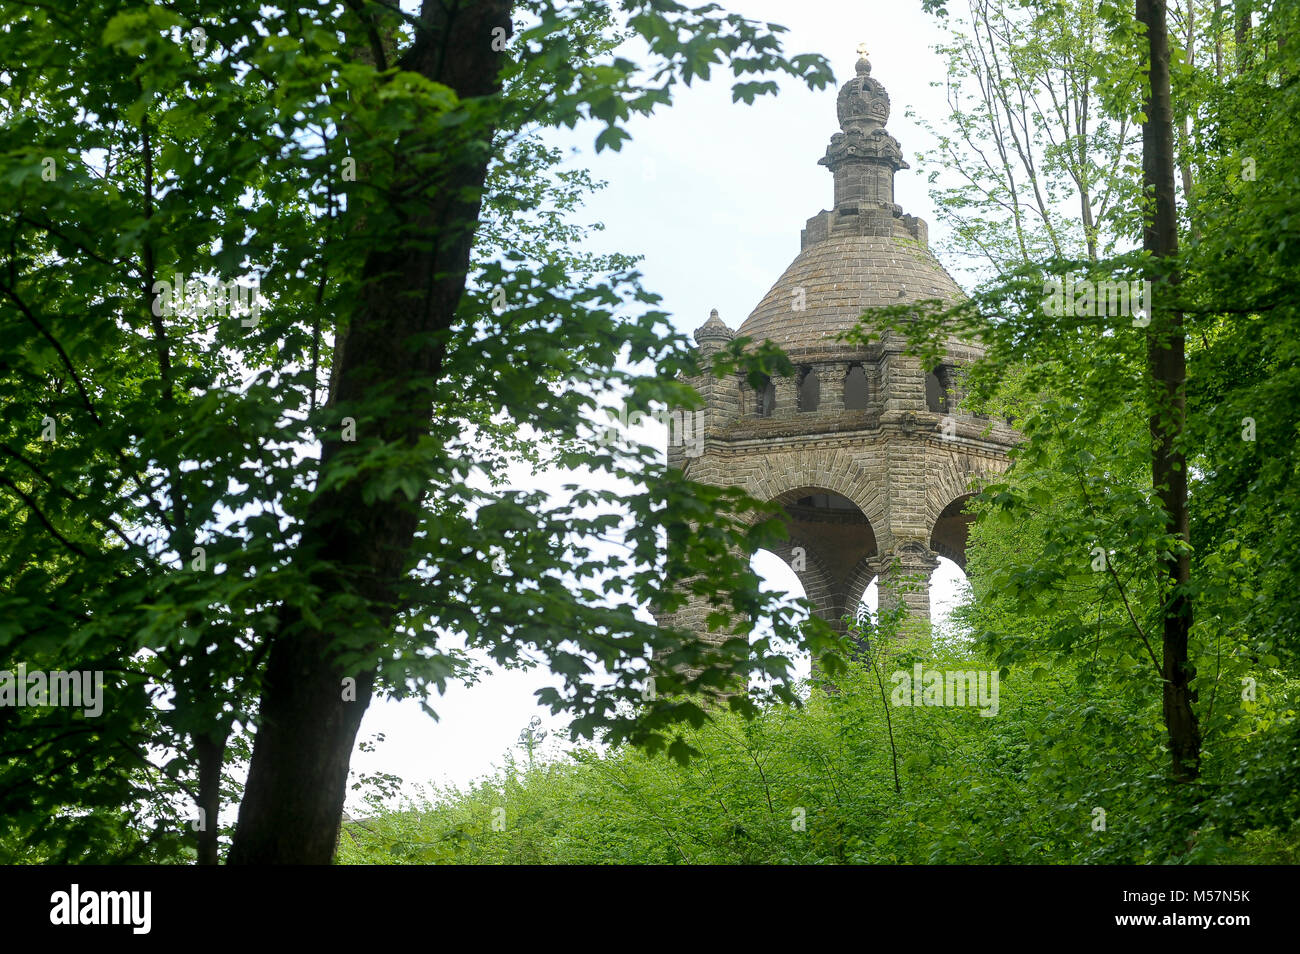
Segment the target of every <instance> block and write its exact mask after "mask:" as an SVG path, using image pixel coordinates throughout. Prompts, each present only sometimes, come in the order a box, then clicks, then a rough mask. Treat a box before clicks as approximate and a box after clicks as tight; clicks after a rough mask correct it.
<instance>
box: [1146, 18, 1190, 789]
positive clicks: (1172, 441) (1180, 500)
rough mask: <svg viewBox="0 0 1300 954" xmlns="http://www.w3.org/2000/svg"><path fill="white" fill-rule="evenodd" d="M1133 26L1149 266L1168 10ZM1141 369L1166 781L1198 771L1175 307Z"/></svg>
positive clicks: (1168, 275) (1170, 190)
mask: <svg viewBox="0 0 1300 954" xmlns="http://www.w3.org/2000/svg"><path fill="white" fill-rule="evenodd" d="M1137 19H1138V22H1140V23H1141V24H1142V25H1143V26H1145V27H1146V39H1147V50H1148V66H1147V87H1146V95H1145V97H1144V100H1143V116H1144V119H1143V123H1142V191H1143V195H1144V197H1145V199H1146V202H1145V204H1144V209H1143V223H1144V224H1143V231H1142V245H1143V248H1144V249H1145V250H1146V251H1147V252H1149V253H1150V254H1151V255H1152V256H1153V257H1155V258H1156V259H1157V260H1162V264H1163V263H1172V262H1173V261H1174V260H1175V259H1176V258H1177V256H1178V209H1177V205H1176V200H1175V193H1174V121H1173V107H1172V105H1171V102H1170V81H1169V32H1168V11H1167V9H1166V3H1165V0H1137ZM1152 277H1153V278H1154V280H1155V281H1154V284H1155V287H1156V289H1157V290H1156V292H1155V293H1154V294H1155V295H1156V296H1157V297H1158V298H1159V299H1160V300H1163V301H1168V300H1169V299H1170V298H1171V297H1172V296H1171V295H1169V294H1168V289H1170V288H1171V287H1172V286H1174V285H1176V284H1177V282H1178V273H1177V271H1176V270H1175V269H1173V268H1170V267H1167V266H1166V267H1163V268H1161V269H1159V270H1158V271H1156V272H1155V273H1154V274H1153V276H1152ZM1151 312H1152V313H1151V316H1150V325H1149V327H1148V352H1147V364H1148V368H1149V374H1150V378H1151V381H1152V383H1153V385H1154V386H1155V388H1156V389H1157V394H1156V398H1155V401H1154V405H1153V411H1152V414H1151V418H1150V430H1151V440H1152V443H1153V444H1154V457H1153V459H1152V465H1151V481H1152V486H1153V487H1154V488H1155V492H1156V494H1157V496H1158V497H1159V500H1160V504H1161V507H1162V508H1163V509H1164V515H1165V530H1166V532H1167V534H1168V541H1167V543H1166V544H1165V546H1164V547H1163V552H1162V554H1161V560H1160V562H1161V566H1162V571H1163V573H1164V576H1165V586H1164V587H1163V589H1162V593H1161V602H1162V610H1161V616H1162V623H1163V625H1162V633H1163V638H1162V648H1163V654H1162V664H1163V670H1164V671H1163V677H1164V714H1165V728H1166V729H1167V731H1168V733H1169V755H1170V758H1171V760H1172V768H1173V775H1174V778H1175V779H1176V780H1178V781H1191V780H1192V779H1195V778H1196V777H1197V775H1198V774H1199V773H1200V756H1201V733H1200V727H1199V725H1198V723H1197V720H1196V712H1195V710H1194V709H1193V707H1192V703H1193V702H1194V701H1195V699H1196V693H1195V691H1194V690H1192V688H1191V686H1190V682H1191V679H1192V677H1193V675H1194V672H1193V671H1192V667H1191V666H1190V664H1189V661H1188V649H1187V644H1188V639H1189V636H1190V633H1191V628H1192V614H1193V611H1192V598H1191V590H1190V583H1191V535H1190V531H1189V527H1188V509H1187V455H1186V452H1185V450H1184V449H1183V446H1182V436H1183V431H1184V427H1185V425H1186V421H1187V394H1186V386H1187V352H1186V340H1185V338H1184V334H1183V315H1182V312H1181V311H1179V310H1177V308H1170V307H1167V306H1166V307H1154V306H1153V307H1152V309H1151Z"/></svg>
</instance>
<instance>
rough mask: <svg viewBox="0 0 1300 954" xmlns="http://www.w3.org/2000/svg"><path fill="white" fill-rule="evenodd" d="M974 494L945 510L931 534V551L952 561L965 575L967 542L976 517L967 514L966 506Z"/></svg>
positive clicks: (955, 501) (966, 495) (964, 496)
mask: <svg viewBox="0 0 1300 954" xmlns="http://www.w3.org/2000/svg"><path fill="white" fill-rule="evenodd" d="M974 496H975V495H974V494H963V495H962V496H960V497H958V498H957V499H956V500H954V501H953V502H952V503H950V504H948V506H946V507H944V508H943V511H942V512H941V513H940V514H939V518H938V519H937V520H935V522H934V530H932V531H931V533H930V549H931V550H933V551H934V552H935V553H937V554H939V556H940V557H943V558H946V559H948V560H951V561H952V562H953V563H955V564H956V565H957V568H958V569H959V570H961V571H962V572H963V573H964V572H965V571H966V541H967V540H968V539H969V537H970V525H971V524H972V523H974V522H975V515H974V514H971V513H967V512H966V505H967V504H968V503H969V502H970V501H971V499H972V498H973V497H974Z"/></svg>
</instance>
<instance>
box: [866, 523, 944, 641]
mask: <svg viewBox="0 0 1300 954" xmlns="http://www.w3.org/2000/svg"><path fill="white" fill-rule="evenodd" d="M938 565H939V557H938V556H937V555H936V554H934V553H932V552H931V551H930V548H929V547H928V546H926V545H925V544H923V543H921V542H920V541H917V540H909V541H907V542H905V543H902V544H900V545H898V546H896V547H895V548H894V549H893V550H892V551H889V552H886V553H883V554H881V555H880V556H879V557H877V558H876V561H875V571H876V573H877V574H878V575H879V577H880V583H879V585H880V610H881V612H887V611H889V610H892V609H894V608H896V607H898V606H899V605H900V604H901V605H903V606H904V607H906V609H907V617H906V618H905V619H904V621H903V623H902V632H901V633H900V635H906V636H907V637H908V638H916V637H919V636H923V635H926V634H928V632H929V626H930V575H931V574H932V573H933V572H934V570H935V567H937V566H938Z"/></svg>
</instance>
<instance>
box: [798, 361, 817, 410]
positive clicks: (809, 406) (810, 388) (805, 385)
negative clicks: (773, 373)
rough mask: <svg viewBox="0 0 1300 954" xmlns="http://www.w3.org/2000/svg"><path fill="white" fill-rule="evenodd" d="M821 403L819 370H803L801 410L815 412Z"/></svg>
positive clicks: (800, 377) (800, 394)
mask: <svg viewBox="0 0 1300 954" xmlns="http://www.w3.org/2000/svg"><path fill="white" fill-rule="evenodd" d="M821 402H822V386H821V382H820V381H819V380H818V379H817V369H816V368H809V367H805V368H801V369H800V371H799V402H798V408H799V410H800V411H815V410H817V407H818V405H820V404H821Z"/></svg>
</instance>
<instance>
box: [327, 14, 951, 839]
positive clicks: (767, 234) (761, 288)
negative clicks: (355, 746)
mask: <svg viewBox="0 0 1300 954" xmlns="http://www.w3.org/2000/svg"><path fill="white" fill-rule="evenodd" d="M723 5H724V7H725V8H726V9H728V10H729V11H732V12H736V13H741V14H743V15H745V16H748V17H751V18H755V19H759V20H763V21H765V22H776V23H780V24H783V25H784V26H786V27H788V28H789V32H788V33H787V34H785V35H784V37H785V38H784V42H785V46H786V50H787V52H788V53H791V54H793V53H805V52H814V53H821V54H823V55H824V56H826V57H827V58H828V59H829V60H830V61H831V64H832V66H833V68H834V70H835V75H836V80H837V83H836V85H835V86H834V87H832V88H827V89H825V90H822V91H820V92H811V91H809V90H807V89H806V88H804V87H801V86H798V85H796V84H795V83H794V82H793V81H791V80H785V79H782V80H780V82H781V87H782V90H781V93H780V95H779V96H777V97H766V98H764V99H761V100H759V101H758V102H757V103H756V104H755V105H753V106H745V105H743V104H734V105H733V104H732V103H731V101H730V85H731V84H730V74H722V73H718V74H715V78H714V80H713V81H711V82H709V83H707V84H702V85H701V84H696V85H695V86H694V87H692V88H690V89H685V88H683V90H682V91H681V92H680V93H679V94H678V95H677V99H676V102H675V103H674V105H673V106H672V107H671V108H669V109H666V110H663V111H661V112H659V113H657V114H656V115H655V116H653V117H652V118H650V119H648V120H640V121H637V122H634V123H633V124H632V125H631V126H630V127H629V128H630V131H631V133H632V135H633V139H632V140H631V142H628V143H626V144H624V146H623V149H622V151H621V152H619V153H610V152H604V153H602V154H601V155H599V156H596V155H595V154H594V152H593V151H592V148H591V144H592V141H593V139H594V135H595V130H594V129H586V130H583V129H581V128H580V129H579V130H578V135H575V136H572V137H569V138H568V139H564V140H557V141H564V142H570V141H571V142H572V143H573V144H574V145H575V146H577V147H579V148H580V149H581V150H582V152H581V153H580V154H579V155H577V156H575V157H574V161H575V163H578V164H581V165H585V166H587V167H589V168H590V169H591V170H592V171H593V173H594V174H595V176H596V177H597V178H599V179H605V180H607V181H608V183H609V185H608V187H607V188H606V189H605V190H604V191H603V192H599V193H597V194H596V195H595V196H593V197H592V200H591V202H590V203H589V205H588V206H587V215H586V216H585V218H586V220H588V221H601V222H604V223H605V227H606V228H605V231H604V232H603V233H599V234H598V236H597V239H596V241H595V242H593V247H596V248H600V249H610V250H619V251H623V252H628V253H640V254H644V256H645V259H644V261H643V263H642V265H641V269H642V271H643V273H644V275H645V279H644V282H645V285H646V287H647V288H649V289H651V290H653V291H656V292H658V293H659V294H661V295H663V296H664V302H663V307H664V309H665V310H666V311H668V312H670V313H671V314H673V315H674V319H675V322H676V324H677V327H678V329H679V330H681V331H683V332H686V333H690V332H692V331H694V329H695V328H697V327H699V326H700V325H701V324H703V323H704V321H705V319H706V318H707V317H708V314H709V310H710V309H711V308H717V309H718V312H719V315H720V316H721V317H722V319H723V320H724V321H725V322H726V323H727V324H728V325H730V326H731V327H732V328H735V327H737V326H738V325H739V324H740V322H741V321H743V320H744V318H745V317H746V316H747V315H748V314H749V312H750V310H751V309H753V307H754V306H755V305H756V304H758V302H759V300H760V299H761V298H762V297H763V295H764V293H765V292H766V291H767V290H768V288H770V287H771V285H772V284H773V283H774V282H775V281H776V279H777V278H778V277H779V276H780V275H781V273H782V272H783V271H784V270H785V268H786V266H787V265H789V264H790V261H791V260H792V259H793V258H794V257H795V255H796V254H798V252H799V231H800V229H801V228H802V227H803V225H804V222H805V221H806V220H807V219H808V218H809V217H810V216H812V215H814V214H816V213H817V212H819V211H820V210H822V209H824V208H827V207H828V206H829V205H830V202H831V174H830V172H829V171H827V169H826V168H825V167H824V166H819V165H817V160H818V159H819V158H821V156H822V155H823V154H824V153H825V150H826V146H827V143H828V141H829V139H830V136H831V134H832V133H833V132H836V131H837V130H838V125H837V123H836V118H835V97H836V94H837V92H838V86H839V84H842V83H843V82H844V81H846V80H847V79H849V78H850V77H852V75H853V67H854V63H855V62H856V60H857V56H858V54H857V52H856V50H857V46H858V44H859V43H865V44H866V46H867V49H868V51H869V54H870V59H871V63H872V76H873V77H875V78H876V79H878V80H880V81H881V82H882V83H884V85H885V87H886V89H887V90H888V91H889V94H890V99H891V105H892V112H891V115H890V119H889V124H888V128H889V130H890V132H891V133H892V134H893V135H894V137H895V138H897V139H898V140H899V142H900V143H901V144H902V146H903V152H904V155H905V156H906V157H907V158H908V160H909V162H911V164H912V166H913V168H912V169H909V170H904V171H902V172H900V173H899V174H898V176H897V177H896V180H895V183H896V184H895V200H896V201H897V202H898V203H899V204H900V205H902V207H903V209H904V210H905V211H906V212H908V213H910V214H913V215H920V216H921V217H922V218H924V219H926V220H927V221H928V222H929V223H930V226H931V243H932V245H936V246H941V245H942V242H943V239H944V238H945V236H944V234H943V231H942V230H941V229H940V228H938V226H937V225H936V223H935V219H934V214H933V207H932V204H931V202H930V200H929V197H928V195H927V192H926V188H927V186H926V182H925V179H924V177H923V171H922V170H921V169H920V168H919V162H918V161H917V159H916V156H917V153H918V151H920V150H921V149H922V148H925V147H928V146H930V145H931V143H929V142H927V137H926V136H925V134H924V133H923V132H922V131H921V129H920V128H919V127H918V126H916V125H915V124H914V123H913V122H911V121H910V120H909V119H908V118H907V115H906V113H907V112H908V111H909V110H914V111H915V112H917V113H919V114H921V115H925V116H927V117H928V118H929V119H930V120H931V121H932V122H935V123H936V124H939V123H940V121H941V120H942V119H943V118H944V116H945V115H946V113H947V106H946V102H945V96H944V90H943V88H942V87H941V86H940V87H938V88H932V87H931V86H930V84H931V82H933V81H940V82H941V81H942V80H943V77H944V75H945V70H944V64H943V61H942V59H941V58H940V57H939V55H938V54H936V53H935V52H933V50H932V47H933V45H934V44H935V43H937V42H940V41H941V40H942V38H943V33H942V31H941V30H940V29H939V28H938V27H937V25H936V22H935V21H934V20H933V18H931V17H927V16H925V15H924V14H922V12H921V9H920V6H921V4H920V2H919V0H848V2H845V0H801V2H799V3H792V2H790V0H784V2H776V0H730V2H725V0H724V3H723ZM937 251H939V253H940V255H941V257H942V251H941V249H937ZM946 264H948V265H949V269H950V271H952V270H953V268H952V264H953V263H952V262H951V261H947V262H946ZM521 476H522V475H521ZM530 483H532V484H533V485H534V486H535V485H536V481H530ZM557 483H558V481H557ZM755 565H756V568H757V569H758V571H759V573H760V575H761V576H762V577H763V578H764V579H765V580H766V581H767V583H768V585H769V586H771V587H773V588H777V589H784V590H790V591H793V592H795V593H800V592H801V591H800V590H799V589H798V583H797V581H796V579H795V577H794V574H793V573H792V572H791V571H790V570H789V569H788V568H787V567H786V566H785V565H784V564H783V563H781V561H780V560H779V559H777V558H775V557H771V556H764V555H762V554H760V557H759V559H758V560H757V561H756V564H755ZM960 579H961V577H960V571H958V570H957V569H956V567H955V566H953V565H952V564H950V563H948V562H947V561H944V563H943V564H941V566H940V569H939V571H937V573H936V574H935V579H934V581H933V583H932V589H931V600H932V602H933V603H934V605H935V609H936V610H937V611H938V613H936V616H938V615H940V614H942V613H943V612H944V610H945V608H946V607H947V606H949V605H951V603H952V602H953V600H954V598H955V595H956V581H958V580H960ZM805 671H806V668H805ZM547 678H548V677H547V674H545V673H543V672H537V671H534V672H529V673H520V672H500V673H497V674H495V675H494V676H492V677H490V678H489V679H487V680H485V681H484V682H482V683H480V684H479V685H477V686H475V687H472V688H463V687H454V688H449V689H448V692H447V693H446V695H444V696H441V697H437V696H435V697H434V698H433V700H432V703H433V706H434V708H435V709H437V711H438V712H439V715H440V717H441V720H440V721H438V722H435V721H433V720H432V719H430V718H429V717H428V716H427V715H426V714H425V713H424V712H423V711H422V710H421V709H420V708H419V706H418V705H417V704H416V703H415V702H410V701H408V702H402V703H396V702H389V701H377V702H375V703H374V704H372V705H371V707H370V710H369V711H368V712H367V714H366V717H365V719H364V721H363V722H362V726H361V732H360V735H359V740H362V741H364V740H367V739H370V738H371V737H373V736H374V735H375V734H376V733H383V734H384V736H385V739H384V741H383V742H382V743H380V744H379V745H378V747H377V749H376V751H374V752H371V753H363V752H357V753H356V754H355V755H354V757H353V760H352V769H353V772H354V774H355V773H373V772H385V773H390V774H393V775H397V776H400V777H401V778H403V779H404V780H406V781H407V782H408V783H423V784H428V783H430V782H433V783H436V784H446V783H451V784H456V785H464V784H466V783H467V782H469V781H470V780H472V779H473V778H475V777H477V776H480V775H482V774H484V773H485V772H487V771H489V770H490V769H491V767H492V766H493V764H494V763H495V764H500V762H501V760H502V757H503V755H504V754H505V752H506V750H507V749H508V748H509V747H511V746H512V745H514V744H515V743H516V741H517V739H518V736H519V733H520V731H521V730H522V729H523V728H524V726H525V725H527V723H528V721H529V719H531V718H532V717H533V716H534V715H536V716H540V717H541V718H542V720H543V722H544V723H545V725H546V727H547V728H548V729H550V730H551V731H552V738H553V739H554V738H556V737H557V736H564V732H563V727H564V720H563V719H562V718H560V717H552V716H550V714H549V712H548V711H546V710H545V709H542V708H540V707H538V706H537V705H536V702H535V700H534V698H533V693H534V691H535V690H536V689H538V688H539V687H540V686H542V685H545V684H546V682H547ZM547 747H548V748H550V747H551V742H549V741H548V744H547ZM348 807H349V810H350V811H352V812H354V813H357V812H360V811H364V810H365V809H364V807H363V806H362V805H361V803H360V801H359V798H358V797H357V793H351V792H350V793H349V801H348Z"/></svg>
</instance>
